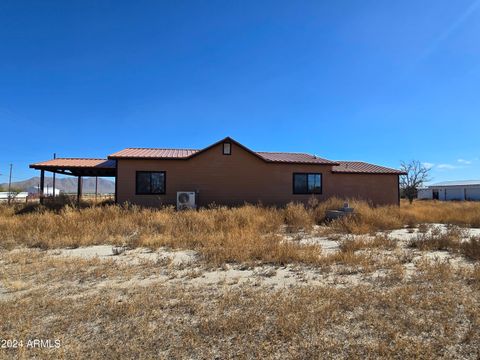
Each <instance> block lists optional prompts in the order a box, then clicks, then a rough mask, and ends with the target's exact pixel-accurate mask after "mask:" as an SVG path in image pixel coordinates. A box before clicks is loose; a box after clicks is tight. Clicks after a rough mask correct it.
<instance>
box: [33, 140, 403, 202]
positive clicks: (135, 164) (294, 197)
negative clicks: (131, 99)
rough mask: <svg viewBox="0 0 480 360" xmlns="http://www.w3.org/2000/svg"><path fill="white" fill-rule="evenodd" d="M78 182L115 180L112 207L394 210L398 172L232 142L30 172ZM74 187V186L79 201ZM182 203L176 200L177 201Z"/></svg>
mask: <svg viewBox="0 0 480 360" xmlns="http://www.w3.org/2000/svg"><path fill="white" fill-rule="evenodd" d="M30 167H31V168H34V169H39V170H41V175H42V176H41V178H43V176H44V175H43V174H44V171H52V172H56V173H62V174H69V175H74V176H78V177H79V184H81V177H82V176H115V177H116V194H115V195H116V201H117V202H118V203H125V202H129V203H132V204H138V205H144V206H160V205H175V204H177V201H178V199H177V197H178V196H179V195H180V194H179V193H181V192H188V193H190V194H191V195H193V196H192V197H193V198H194V199H195V203H196V205H197V206H206V205H209V204H212V203H216V204H225V205H239V204H244V203H253V204H256V203H262V204H265V205H284V204H287V203H289V202H303V203H306V202H308V201H309V199H311V198H312V197H314V198H316V199H318V200H324V199H327V198H329V197H332V196H337V197H340V198H342V199H349V198H356V199H363V200H366V201H369V202H370V203H372V204H374V205H393V204H398V203H399V176H400V175H401V174H402V173H401V172H400V171H398V170H395V169H390V168H386V167H382V166H378V165H373V164H368V163H364V162H352V161H331V160H327V159H322V158H319V157H317V156H314V155H309V154H303V153H277V152H255V151H252V150H250V149H248V148H247V147H245V146H244V145H242V144H240V143H239V142H237V141H235V140H233V139H232V138H229V137H227V138H225V139H223V140H220V141H218V142H216V143H214V144H212V145H210V146H208V147H206V148H204V149H201V150H191V149H156V148H154V149H152V148H127V149H124V150H121V151H119V152H116V153H114V154H112V155H110V156H108V159H54V160H50V161H45V162H41V163H36V164H32V165H30ZM80 193H81V187H80V186H79V195H80ZM180 196H182V195H180Z"/></svg>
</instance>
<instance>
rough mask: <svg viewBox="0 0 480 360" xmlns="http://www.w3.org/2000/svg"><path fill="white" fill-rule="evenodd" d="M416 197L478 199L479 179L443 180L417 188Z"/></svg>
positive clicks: (479, 193) (479, 197)
mask: <svg viewBox="0 0 480 360" xmlns="http://www.w3.org/2000/svg"><path fill="white" fill-rule="evenodd" d="M418 199H423V200H425V199H430V200H431V199H433V200H444V201H446V200H461V201H463V200H468V201H474V200H476V201H479V200H480V180H459V181H444V182H441V183H436V184H432V185H429V186H428V187H426V188H421V189H418Z"/></svg>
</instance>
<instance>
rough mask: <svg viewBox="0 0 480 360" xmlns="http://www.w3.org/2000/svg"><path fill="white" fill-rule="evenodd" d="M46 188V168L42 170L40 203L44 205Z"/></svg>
mask: <svg viewBox="0 0 480 360" xmlns="http://www.w3.org/2000/svg"><path fill="white" fill-rule="evenodd" d="M44 189H45V170H40V189H39V190H40V204H42V205H43V197H44Z"/></svg>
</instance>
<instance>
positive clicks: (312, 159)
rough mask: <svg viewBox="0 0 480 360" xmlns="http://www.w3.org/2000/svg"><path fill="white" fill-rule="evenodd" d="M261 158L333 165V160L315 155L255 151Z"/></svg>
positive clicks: (282, 161)
mask: <svg viewBox="0 0 480 360" xmlns="http://www.w3.org/2000/svg"><path fill="white" fill-rule="evenodd" d="M257 154H258V155H260V156H261V157H262V158H264V159H265V160H267V161H271V162H281V163H305V164H324V165H335V164H338V163H337V162H335V161H330V160H327V159H323V158H320V157H318V156H315V155H310V154H304V153H287V152H263V151H262V152H257Z"/></svg>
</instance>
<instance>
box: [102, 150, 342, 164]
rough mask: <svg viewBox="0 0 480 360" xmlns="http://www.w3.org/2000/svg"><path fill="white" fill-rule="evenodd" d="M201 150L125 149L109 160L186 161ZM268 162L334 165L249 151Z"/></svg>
mask: <svg viewBox="0 0 480 360" xmlns="http://www.w3.org/2000/svg"><path fill="white" fill-rule="evenodd" d="M200 151H202V150H194V149H161V148H126V149H124V150H120V151H118V152H116V153H114V154H112V155H109V156H108V158H109V159H188V158H190V157H192V156H193V155H195V154H197V153H199V152H200ZM251 152H252V153H254V154H255V155H257V156H259V157H260V158H262V159H263V160H265V161H268V162H278V163H302V164H325V165H335V164H337V163H336V162H334V161H330V160H327V159H323V158H320V157H318V156H315V155H310V154H305V153H287V152H265V151H261V152H255V151H251Z"/></svg>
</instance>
